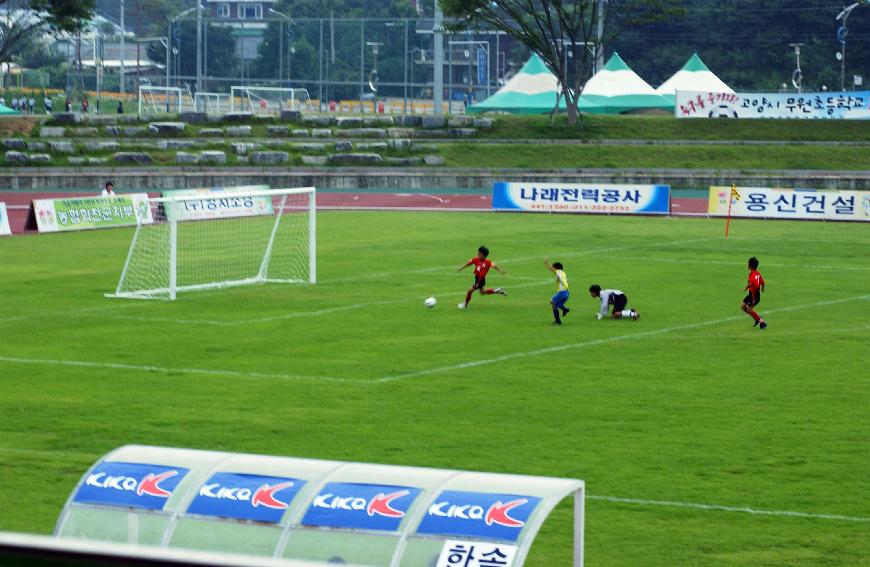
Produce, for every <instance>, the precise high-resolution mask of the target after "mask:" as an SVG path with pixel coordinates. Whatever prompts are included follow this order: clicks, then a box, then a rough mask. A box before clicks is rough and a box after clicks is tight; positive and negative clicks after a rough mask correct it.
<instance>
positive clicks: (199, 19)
mask: <svg viewBox="0 0 870 567" xmlns="http://www.w3.org/2000/svg"><path fill="white" fill-rule="evenodd" d="M196 90H197V91H201V90H202V0H196Z"/></svg>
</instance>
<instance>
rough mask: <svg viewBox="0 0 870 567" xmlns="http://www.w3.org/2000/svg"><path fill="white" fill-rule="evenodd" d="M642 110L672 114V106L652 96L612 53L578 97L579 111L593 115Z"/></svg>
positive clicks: (666, 100) (655, 95) (645, 85)
mask: <svg viewBox="0 0 870 567" xmlns="http://www.w3.org/2000/svg"><path fill="white" fill-rule="evenodd" d="M644 109H662V110H669V111H672V110H673V109H674V103H673V101H671V100H668V99H666V98H665V97H663V96H661V95H659V94H658V93H656V91H655V89H653V88H652V87H651V86H650V85H649V84H648V83H647V82H646V81H644V80H643V79H641V78H640V77H639V76H638V75H637V73H635V72H634V71H632V70H631V69H630V68H629V66H628V65H626V64H625V61H623V60H622V58H621V57H620V56H619V54H618V53H614V54H613V55H612V56H611V57H610V59H609V60H608V61H607V65H605V66H604V69H602V70H601V71H599V72H597V73H595V75H594V76H593V77H592V78H591V79H589V81H588V82H587V83H586V86H585V87H583V92H582V93H581V96H580V110H581V111H583V112H590V113H594V114H620V113H623V112H631V111H636V110H644Z"/></svg>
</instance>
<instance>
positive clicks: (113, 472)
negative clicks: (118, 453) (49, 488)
mask: <svg viewBox="0 0 870 567" xmlns="http://www.w3.org/2000/svg"><path fill="white" fill-rule="evenodd" d="M187 472H188V469H186V468H183V467H167V466H162V465H143V464H138V463H117V462H110V461H103V462H102V463H100V464H99V465H97V466H96V467H95V468H94V470H93V471H91V473H90V474H89V475H88V476H87V478H86V479H85V481H84V482H83V483H82V484H81V485H80V486H79V488H78V490H76V493H75V496H74V497H73V502H79V503H82V504H104V505H107V506H122V507H124V508H143V509H145V510H163V507H164V506H165V505H166V502H167V501H168V500H169V497H170V496H172V491H173V490H175V488H176V487H177V486H178V484H179V483H180V482H181V480H182V479H183V478H184V477H185V475H186V474H187Z"/></svg>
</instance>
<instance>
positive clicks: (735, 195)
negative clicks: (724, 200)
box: [731, 185, 740, 201]
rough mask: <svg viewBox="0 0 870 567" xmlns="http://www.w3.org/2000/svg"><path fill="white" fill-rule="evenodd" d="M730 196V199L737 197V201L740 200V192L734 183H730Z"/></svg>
mask: <svg viewBox="0 0 870 567" xmlns="http://www.w3.org/2000/svg"><path fill="white" fill-rule="evenodd" d="M731 198H732V199H737V200H738V201H739V200H740V193H738V192H737V186H736V185H732V186H731Z"/></svg>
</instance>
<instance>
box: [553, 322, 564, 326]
mask: <svg viewBox="0 0 870 567" xmlns="http://www.w3.org/2000/svg"><path fill="white" fill-rule="evenodd" d="M561 324H562V321H553V325H561Z"/></svg>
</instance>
